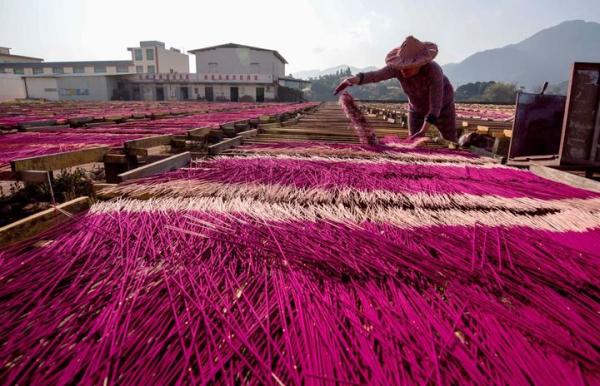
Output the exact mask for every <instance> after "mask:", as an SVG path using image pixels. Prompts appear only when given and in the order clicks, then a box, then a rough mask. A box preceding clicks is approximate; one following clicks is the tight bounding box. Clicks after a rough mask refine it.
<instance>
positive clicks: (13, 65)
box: [0, 60, 133, 68]
mask: <svg viewBox="0 0 600 386" xmlns="http://www.w3.org/2000/svg"><path fill="white" fill-rule="evenodd" d="M86 65H87V66H119V65H126V66H133V61H131V60H99V61H87V62H41V63H27V62H20V63H0V68H8V67H9V68H25V67H31V68H44V67H60V66H63V67H65V66H66V67H69V66H86Z"/></svg>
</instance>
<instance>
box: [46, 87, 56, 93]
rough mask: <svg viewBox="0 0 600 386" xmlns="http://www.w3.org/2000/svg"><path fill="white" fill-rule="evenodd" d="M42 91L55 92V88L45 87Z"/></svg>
mask: <svg viewBox="0 0 600 386" xmlns="http://www.w3.org/2000/svg"><path fill="white" fill-rule="evenodd" d="M44 92H56V89H55V88H45V89H44Z"/></svg>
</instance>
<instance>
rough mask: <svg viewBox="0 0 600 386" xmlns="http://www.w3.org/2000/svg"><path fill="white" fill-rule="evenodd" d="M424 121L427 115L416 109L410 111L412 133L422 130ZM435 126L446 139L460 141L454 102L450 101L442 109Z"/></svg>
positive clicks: (409, 122)
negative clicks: (417, 111)
mask: <svg viewBox="0 0 600 386" xmlns="http://www.w3.org/2000/svg"><path fill="white" fill-rule="evenodd" d="M423 122H425V116H423V115H421V114H418V113H416V112H414V111H409V112H408V131H410V134H415V133H417V132H418V131H419V130H421V128H422V127H423ZM435 127H437V128H438V130H439V131H440V132H441V133H442V135H443V136H444V139H447V140H448V141H452V142H457V141H458V134H457V132H456V111H455V109H454V103H450V104H449V105H448V106H446V107H444V108H443V109H442V112H441V113H440V116H439V117H438V120H437V122H436V123H435Z"/></svg>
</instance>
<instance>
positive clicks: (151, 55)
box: [146, 48, 154, 60]
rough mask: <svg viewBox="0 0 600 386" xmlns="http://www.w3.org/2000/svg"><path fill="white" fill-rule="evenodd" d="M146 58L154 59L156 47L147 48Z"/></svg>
mask: <svg viewBox="0 0 600 386" xmlns="http://www.w3.org/2000/svg"><path fill="white" fill-rule="evenodd" d="M146 59H147V60H154V48H146Z"/></svg>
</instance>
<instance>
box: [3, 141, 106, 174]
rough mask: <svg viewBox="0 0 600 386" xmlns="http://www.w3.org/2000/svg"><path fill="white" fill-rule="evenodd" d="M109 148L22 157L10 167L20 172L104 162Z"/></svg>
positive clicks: (102, 147)
mask: <svg viewBox="0 0 600 386" xmlns="http://www.w3.org/2000/svg"><path fill="white" fill-rule="evenodd" d="M108 150H109V147H108V146H100V147H93V148H90V149H82V150H73V151H66V152H62V153H56V154H47V155H43V156H38V157H30V158H21V159H17V160H14V161H11V162H10V167H11V169H12V171H13V172H20V171H22V170H47V171H51V170H60V169H65V168H70V167H73V166H77V165H83V164H87V163H91V162H102V160H103V159H104V156H105V155H106V154H107V153H108Z"/></svg>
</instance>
